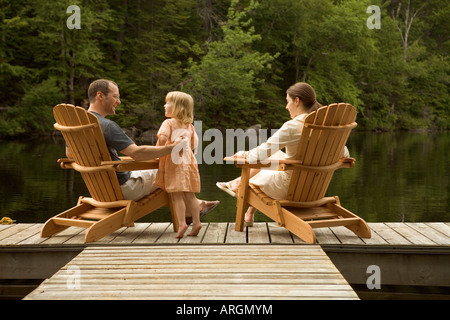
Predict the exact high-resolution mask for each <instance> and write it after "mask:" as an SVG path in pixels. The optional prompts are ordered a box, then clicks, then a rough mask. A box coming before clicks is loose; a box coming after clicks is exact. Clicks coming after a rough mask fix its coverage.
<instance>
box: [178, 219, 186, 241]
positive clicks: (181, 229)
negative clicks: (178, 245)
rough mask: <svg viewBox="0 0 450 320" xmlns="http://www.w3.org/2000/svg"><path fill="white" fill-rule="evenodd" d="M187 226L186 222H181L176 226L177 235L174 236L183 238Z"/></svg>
mask: <svg viewBox="0 0 450 320" xmlns="http://www.w3.org/2000/svg"><path fill="white" fill-rule="evenodd" d="M187 228H188V225H187V224H186V223H185V224H183V225H181V226H179V227H178V233H177V235H176V236H175V238H178V239H181V238H183V236H184V233H185V232H186V230H187Z"/></svg>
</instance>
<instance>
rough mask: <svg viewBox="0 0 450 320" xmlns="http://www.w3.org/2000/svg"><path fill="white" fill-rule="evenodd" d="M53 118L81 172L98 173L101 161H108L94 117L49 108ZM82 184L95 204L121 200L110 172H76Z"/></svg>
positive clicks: (67, 108)
mask: <svg viewBox="0 0 450 320" xmlns="http://www.w3.org/2000/svg"><path fill="white" fill-rule="evenodd" d="M53 115H54V117H55V120H56V122H57V124H58V126H57V125H55V127H56V128H57V129H58V130H60V131H61V132H62V134H63V136H64V139H65V141H66V143H67V145H68V147H69V149H70V151H71V152H72V155H73V158H74V160H75V162H76V163H77V164H78V165H79V166H82V167H84V168H86V169H87V168H92V169H98V168H99V167H100V165H101V162H102V161H109V160H111V157H110V155H109V151H108V148H107V146H106V142H105V138H104V136H103V133H102V129H101V127H100V124H99V121H98V119H97V117H96V116H95V115H94V114H92V113H90V112H87V111H86V110H85V109H83V108H80V107H75V106H73V105H69V104H59V105H57V106H56V107H54V108H53ZM80 173H81V175H82V177H83V180H84V182H85V183H86V186H87V188H88V190H89V192H90V194H91V197H92V198H93V199H95V200H97V201H102V202H110V201H117V200H123V196H122V191H121V189H120V185H119V181H118V179H117V175H116V173H115V172H114V171H105V170H101V171H98V170H97V171H92V172H83V171H80Z"/></svg>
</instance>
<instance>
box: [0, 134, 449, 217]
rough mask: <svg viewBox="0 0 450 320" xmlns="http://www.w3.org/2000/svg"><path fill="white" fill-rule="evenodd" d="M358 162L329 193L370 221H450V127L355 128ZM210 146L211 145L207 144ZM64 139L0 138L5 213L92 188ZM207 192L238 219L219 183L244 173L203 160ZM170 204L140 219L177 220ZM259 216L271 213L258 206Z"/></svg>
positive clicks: (26, 212)
mask: <svg viewBox="0 0 450 320" xmlns="http://www.w3.org/2000/svg"><path fill="white" fill-rule="evenodd" d="M347 146H348V148H349V150H350V153H351V156H352V157H354V158H356V166H355V168H353V169H341V170H338V171H336V173H335V175H334V177H333V180H332V182H331V186H330V188H329V190H328V193H327V195H328V196H335V195H338V196H339V197H340V200H341V203H342V205H343V206H344V207H345V208H347V209H349V210H350V211H352V212H354V213H355V214H357V215H359V216H361V217H362V218H364V219H365V220H366V221H368V222H402V221H405V222H434V221H450V213H449V212H450V210H449V209H450V183H449V181H450V161H449V149H450V133H449V132H439V133H382V134H377V133H362V132H353V133H352V135H351V136H350V138H349V141H348V144H347ZM204 147H205V146H204ZM61 157H64V142H63V141H61V140H60V139H54V140H51V139H47V140H38V141H36V140H34V141H27V142H25V141H20V142H18V141H0V177H1V184H0V218H1V217H3V216H8V217H10V218H12V219H14V220H17V222H19V223H30V222H45V221H46V220H47V219H48V218H50V217H52V216H54V215H56V214H58V213H60V212H63V211H65V210H67V209H69V208H71V207H72V206H74V205H75V204H76V202H77V199H78V197H79V196H80V195H85V196H89V194H88V192H87V189H86V187H85V186H84V183H83V180H82V179H81V176H80V175H79V174H78V173H76V172H74V171H72V170H63V169H61V168H60V167H59V164H58V163H57V162H56V160H57V159H58V158H61ZM199 167H200V175H201V180H202V192H201V193H200V194H199V195H198V197H199V198H200V199H208V200H215V199H217V200H220V201H221V204H220V206H219V207H217V209H215V210H214V211H213V212H211V213H210V214H209V215H208V216H206V217H205V218H204V219H203V221H205V222H233V221H234V219H235V210H236V200H235V199H234V198H232V197H230V196H228V195H227V194H226V193H224V192H222V191H220V190H219V189H217V187H216V186H215V183H216V182H217V181H227V180H231V179H233V178H234V177H236V176H238V175H239V174H240V170H239V169H237V168H235V167H234V166H233V165H229V164H213V165H207V164H202V165H200V166H199ZM169 220H170V212H169V211H168V209H167V208H162V209H160V210H158V211H156V212H155V213H152V214H150V215H147V216H146V217H144V218H143V219H142V220H140V221H146V222H160V221H169ZM255 220H256V221H269V220H268V219H267V218H266V217H265V216H264V215H262V214H257V216H256V217H255Z"/></svg>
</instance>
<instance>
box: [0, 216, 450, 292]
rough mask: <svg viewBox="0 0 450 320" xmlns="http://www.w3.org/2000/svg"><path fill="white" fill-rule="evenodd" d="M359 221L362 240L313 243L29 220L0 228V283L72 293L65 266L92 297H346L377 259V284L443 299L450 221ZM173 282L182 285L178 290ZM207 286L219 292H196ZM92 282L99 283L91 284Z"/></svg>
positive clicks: (261, 229) (270, 231)
mask: <svg viewBox="0 0 450 320" xmlns="http://www.w3.org/2000/svg"><path fill="white" fill-rule="evenodd" d="M369 226H370V228H371V230H372V238H371V239H362V238H359V237H357V236H355V235H354V234H353V233H352V232H350V231H348V230H347V229H346V228H345V227H331V228H323V229H315V232H316V237H317V244H315V245H310V244H305V243H304V242H303V241H302V240H300V239H299V238H297V237H296V236H295V235H292V234H291V233H290V232H288V231H287V230H286V229H284V228H281V227H278V225H277V224H276V223H266V222H262V223H255V225H254V227H252V228H248V229H247V230H246V231H245V232H236V231H235V230H234V223H203V228H202V230H201V233H200V234H199V236H197V237H187V236H186V237H184V238H182V239H181V240H180V239H176V238H175V233H174V232H173V228H172V225H171V223H137V224H136V225H135V227H133V228H122V229H120V230H118V231H116V232H114V233H112V234H110V235H109V236H107V237H105V238H103V239H101V240H100V241H98V242H95V243H91V244H85V243H84V242H83V241H84V234H85V229H82V228H76V227H71V228H68V229H66V230H65V231H63V232H61V233H59V234H57V235H55V236H53V237H51V238H41V237H40V234H39V232H40V229H41V227H42V224H39V223H36V224H33V223H31V224H14V225H0V266H1V268H2V272H1V273H0V280H2V279H41V281H42V280H44V279H47V280H44V282H43V283H42V284H41V286H39V287H38V288H37V289H36V290H34V291H33V292H32V293H31V294H30V295H29V296H28V298H30V299H53V298H57V297H56V295H59V298H62V299H63V298H71V299H81V298H82V297H83V294H81V293H80V292H79V291H76V290H69V291H67V290H66V291H67V292H66V293H64V292H63V291H64V290H62V289H61V288H62V287H64V286H66V285H67V280H68V277H69V276H70V274H69V273H68V272H69V271H73V270H74V268H75V270H77V269H76V268H79V271H80V274H81V275H82V276H81V281H82V283H83V284H84V285H83V286H82V288H83V290H84V289H86V290H88V291H86V292H85V293H84V297H92V298H99V299H107V298H111V299H116V298H117V299H118V298H126V299H128V298H130V297H132V298H136V299H152V295H151V294H149V292H153V291H152V290H153V289H155V290H156V291H158V292H164V294H160V295H158V299H165V298H167V299H178V298H179V299H187V298H189V297H190V298H192V299H203V298H206V299H213V298H214V297H218V298H221V299H244V298H245V297H246V296H247V297H248V298H249V299H260V298H261V299H289V298H294V299H300V298H304V299H308V298H314V299H318V298H325V299H334V298H335V299H347V298H348V299H353V298H355V293H354V292H353V291H351V290H348V288H350V287H349V283H350V284H351V285H352V286H354V285H356V286H365V285H366V281H367V277H368V274H367V270H368V269H367V268H368V266H370V265H377V266H379V267H380V269H381V270H382V283H383V286H399V285H400V286H420V287H424V286H425V287H427V286H434V287H439V288H440V290H441V292H444V296H448V297H449V298H450V269H449V268H448V265H449V264H450V223H447V222H430V223H369ZM187 233H189V230H188V231H187ZM308 250H309V251H308ZM310 254H311V255H310ZM191 257H192V258H191ZM178 258H179V259H178ZM114 261H115V262H114ZM276 261H280V264H279V263H277V262H276ZM193 265H196V268H197V269H198V270H202V271H201V272H199V273H195V270H193V268H192V266H193ZM265 265H267V266H265ZM294 265H295V267H294ZM111 266H112V267H111ZM311 266H314V268H311ZM297 267H298V268H297ZM293 268H294V269H295V268H297V269H295V270H294V269H293ZM269 269H271V270H272V271H273V272H269ZM312 269H315V271H317V272H312ZM217 270H220V272H222V273H219V274H218V273H217ZM224 270H227V271H224ZM274 270H276V272H275V271H274ZM336 270H338V271H339V272H338V274H339V273H340V274H339V275H338V274H336ZM322 271H323V272H322ZM339 276H340V277H339ZM146 279H147V280H146ZM170 279H172V280H170ZM193 279H194V280H193ZM176 280H180V281H181V282H180V283H183V287H185V288H186V290H185V291H183V292H184V293H183V292H180V294H179V295H177V294H178V292H177V291H176V290H175V289H174V288H175V287H176V283H175V282H176ZM277 280H279V282H277ZM164 281H166V282H164ZM241 282H242V284H243V285H242V286H240V287H239V286H237V283H239V284H241ZM141 285H142V286H141ZM210 285H211V288H220V290H219V289H217V290H219V291H221V294H218V291H215V290H216V289H214V290H213V289H211V290H210V291H205V290H203V292H198V291H199V290H197V289H198V288H200V287H203V288H205V287H209V286H210ZM297 285H298V287H296V286H297ZM99 286H101V287H102V288H103V287H104V290H97V291H96V290H94V289H93V288H98V287H99ZM238 287H239V288H240V289H239V290H241V289H242V292H241V293H239V292H238V291H236V290H238V289H237V288H238ZM294 287H296V288H294ZM255 288H258V289H255ZM314 288H315V289H314ZM316 289H317V290H316ZM53 290H55V291H53ZM252 290H253V291H252ZM1 291H2V288H1V283H0V293H1ZM213 291H214V293H213ZM39 292H40V293H39ZM108 292H109V293H108ZM114 292H119V295H118V296H117V295H116V294H115V293H114ZM267 292H271V294H270V295H267ZM319 292H320V293H319ZM445 292H448V293H445ZM38 293H39V295H38ZM131 293H133V294H134V295H133V294H131ZM188 293H189V294H188ZM263 293H264V294H263ZM122 294H123V295H122ZM186 295H188V296H186ZM440 297H442V294H441V296H440Z"/></svg>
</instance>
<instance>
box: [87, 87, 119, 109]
mask: <svg viewBox="0 0 450 320" xmlns="http://www.w3.org/2000/svg"><path fill="white" fill-rule="evenodd" d="M88 97H89V102H90V109H92V111H96V112H98V113H100V114H101V115H102V116H106V115H109V114H115V113H116V107H117V105H118V104H120V94H119V87H118V86H117V83H115V82H114V81H110V80H106V79H99V80H95V81H94V82H92V83H91V84H90V86H89V89H88Z"/></svg>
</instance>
